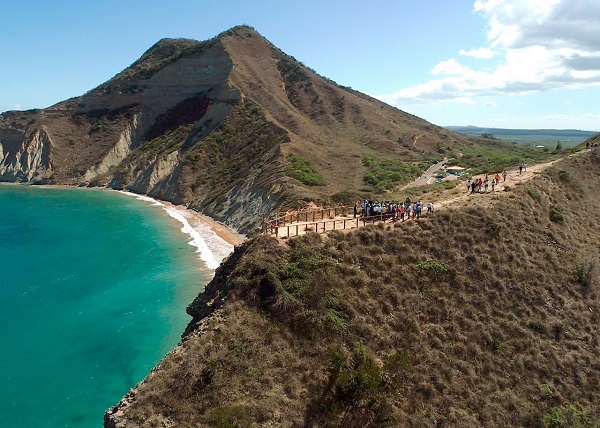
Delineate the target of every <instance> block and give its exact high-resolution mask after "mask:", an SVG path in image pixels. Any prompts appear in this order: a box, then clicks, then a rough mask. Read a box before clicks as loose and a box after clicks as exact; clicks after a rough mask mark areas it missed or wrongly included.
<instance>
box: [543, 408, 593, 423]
mask: <svg viewBox="0 0 600 428" xmlns="http://www.w3.org/2000/svg"><path fill="white" fill-rule="evenodd" d="M542 426H543V427H544V428H579V427H583V426H584V425H583V421H582V418H581V412H580V411H579V410H578V409H577V408H576V407H575V406H572V405H569V406H567V408H566V409H560V408H558V407H554V408H552V409H551V410H550V411H549V412H548V413H547V414H546V416H544V421H543V425H542Z"/></svg>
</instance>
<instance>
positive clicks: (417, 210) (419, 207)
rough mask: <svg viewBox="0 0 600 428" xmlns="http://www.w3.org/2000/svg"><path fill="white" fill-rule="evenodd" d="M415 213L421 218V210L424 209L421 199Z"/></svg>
mask: <svg viewBox="0 0 600 428" xmlns="http://www.w3.org/2000/svg"><path fill="white" fill-rule="evenodd" d="M414 211H415V215H416V217H417V218H421V212H422V211H423V202H421V201H419V202H417V203H416V204H415V210H414Z"/></svg>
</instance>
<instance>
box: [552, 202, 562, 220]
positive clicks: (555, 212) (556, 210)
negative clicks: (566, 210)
mask: <svg viewBox="0 0 600 428" xmlns="http://www.w3.org/2000/svg"><path fill="white" fill-rule="evenodd" d="M550 221H552V222H554V223H564V221H565V218H564V217H563V215H562V212H561V210H560V207H557V206H556V205H553V206H551V207H550Z"/></svg>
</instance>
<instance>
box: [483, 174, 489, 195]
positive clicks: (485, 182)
mask: <svg viewBox="0 0 600 428" xmlns="http://www.w3.org/2000/svg"><path fill="white" fill-rule="evenodd" d="M488 185H489V182H488V179H487V175H486V176H485V181H484V182H483V187H485V193H487V189H488Z"/></svg>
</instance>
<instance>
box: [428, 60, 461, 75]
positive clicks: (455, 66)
mask: <svg viewBox="0 0 600 428" xmlns="http://www.w3.org/2000/svg"><path fill="white" fill-rule="evenodd" d="M468 72H469V67H465V66H464V65H461V64H459V63H458V61H456V60H455V59H454V58H450V59H449V60H447V61H442V62H440V63H437V64H436V65H435V66H434V67H433V68H432V69H431V73H432V74H449V75H452V74H466V73H468Z"/></svg>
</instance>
